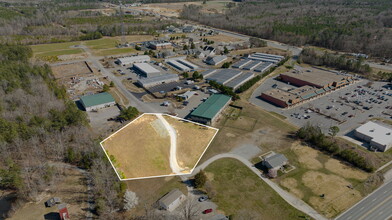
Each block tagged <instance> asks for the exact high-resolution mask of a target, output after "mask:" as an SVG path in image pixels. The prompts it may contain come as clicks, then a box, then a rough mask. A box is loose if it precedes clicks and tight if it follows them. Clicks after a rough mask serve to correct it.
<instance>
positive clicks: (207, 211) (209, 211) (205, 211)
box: [203, 209, 212, 214]
mask: <svg viewBox="0 0 392 220" xmlns="http://www.w3.org/2000/svg"><path fill="white" fill-rule="evenodd" d="M211 212H212V209H206V210H204V211H203V214H208V213H211Z"/></svg>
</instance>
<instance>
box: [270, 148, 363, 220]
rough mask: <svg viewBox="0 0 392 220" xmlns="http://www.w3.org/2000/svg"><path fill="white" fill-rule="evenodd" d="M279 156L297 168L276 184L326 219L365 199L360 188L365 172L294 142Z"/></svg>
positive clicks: (281, 177)
mask: <svg viewBox="0 0 392 220" xmlns="http://www.w3.org/2000/svg"><path fill="white" fill-rule="evenodd" d="M282 153H283V154H284V155H286V157H288V159H289V161H290V164H292V165H294V166H295V167H296V169H295V170H293V171H291V172H289V173H287V174H282V175H281V176H280V177H279V178H277V179H276V181H277V182H278V183H279V184H280V185H281V186H282V187H283V188H285V189H287V190H288V191H289V192H291V193H292V194H293V195H295V196H297V197H299V198H301V199H302V200H304V201H305V202H307V203H308V204H310V205H311V206H313V207H314V208H315V209H316V210H318V211H319V212H320V213H321V214H323V215H325V216H326V217H328V218H331V217H334V216H336V215H337V214H339V213H340V212H342V211H344V210H346V209H347V208H349V207H351V206H352V205H354V204H355V203H356V202H358V201H359V200H360V199H361V198H362V197H363V196H364V195H363V193H362V189H361V188H362V184H363V182H364V181H365V180H366V179H367V178H368V177H369V174H368V173H366V172H364V171H362V170H359V169H356V168H353V167H350V166H349V165H346V164H343V163H342V162H340V161H338V160H337V159H334V158H331V157H329V156H327V155H325V154H323V153H321V152H319V151H317V150H315V149H313V148H311V147H308V146H305V145H302V144H301V143H300V142H297V141H296V142H294V143H293V144H292V145H291V147H290V149H286V150H285V151H283V152H282ZM351 186H352V187H353V189H350V188H349V187H351ZM322 194H324V197H322V196H321V195H322Z"/></svg>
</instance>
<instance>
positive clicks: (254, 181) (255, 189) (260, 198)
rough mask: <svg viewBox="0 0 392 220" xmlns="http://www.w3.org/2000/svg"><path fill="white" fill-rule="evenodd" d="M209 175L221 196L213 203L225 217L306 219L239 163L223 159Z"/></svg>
mask: <svg viewBox="0 0 392 220" xmlns="http://www.w3.org/2000/svg"><path fill="white" fill-rule="evenodd" d="M205 171H206V173H207V176H208V178H209V180H210V181H211V184H212V186H213V187H214V189H215V190H216V192H217V194H216V196H215V197H214V198H213V199H212V200H213V201H214V202H215V203H216V204H217V205H218V209H219V210H221V211H223V212H224V213H225V215H234V216H237V217H242V219H285V220H290V219H305V218H304V217H305V214H303V213H302V212H300V211H298V210H297V209H295V208H293V207H292V206H291V205H289V204H288V203H287V202H286V201H284V200H283V199H282V198H281V197H280V196H279V195H278V194H277V193H276V192H275V191H274V190H273V189H272V188H270V187H269V186H268V185H267V184H266V183H265V182H264V181H263V180H261V179H260V178H259V177H258V176H257V175H256V174H255V173H253V172H252V171H251V170H249V169H248V168H247V167H246V166H245V165H243V164H242V163H241V162H239V161H237V160H235V159H220V160H218V161H215V162H213V163H212V164H211V165H209V166H208V167H207V168H206V169H205ZM243 215H249V216H243Z"/></svg>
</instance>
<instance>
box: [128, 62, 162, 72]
mask: <svg viewBox="0 0 392 220" xmlns="http://www.w3.org/2000/svg"><path fill="white" fill-rule="evenodd" d="M133 66H134V67H136V68H137V69H139V70H141V71H143V72H144V73H146V74H150V73H159V72H161V71H159V70H157V69H155V68H154V67H153V66H151V65H150V64H148V63H135V64H133Z"/></svg>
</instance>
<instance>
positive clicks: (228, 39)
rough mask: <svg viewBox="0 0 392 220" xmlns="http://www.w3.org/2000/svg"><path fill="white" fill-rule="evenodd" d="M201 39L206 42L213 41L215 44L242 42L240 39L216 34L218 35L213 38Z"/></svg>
mask: <svg viewBox="0 0 392 220" xmlns="http://www.w3.org/2000/svg"><path fill="white" fill-rule="evenodd" d="M202 38H206V39H208V40H213V41H215V42H227V43H229V42H238V41H242V40H241V39H240V38H236V37H231V36H227V35H224V34H218V35H213V36H206V37H202Z"/></svg>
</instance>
